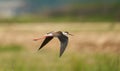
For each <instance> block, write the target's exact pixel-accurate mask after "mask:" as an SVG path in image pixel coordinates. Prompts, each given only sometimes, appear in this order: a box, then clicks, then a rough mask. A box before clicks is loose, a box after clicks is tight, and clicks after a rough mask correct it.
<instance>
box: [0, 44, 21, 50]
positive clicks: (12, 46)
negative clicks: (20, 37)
mask: <svg viewBox="0 0 120 71" xmlns="http://www.w3.org/2000/svg"><path fill="white" fill-rule="evenodd" d="M21 50H22V46H20V45H16V44H11V45H2V46H0V52H18V51H21Z"/></svg>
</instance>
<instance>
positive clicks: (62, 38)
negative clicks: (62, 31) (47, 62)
mask: <svg viewBox="0 0 120 71" xmlns="http://www.w3.org/2000/svg"><path fill="white" fill-rule="evenodd" d="M58 39H59V40H60V44H61V45H60V55H59V57H61V56H62V54H63V53H64V51H65V49H66V47H67V44H68V37H67V36H65V35H61V36H58Z"/></svg>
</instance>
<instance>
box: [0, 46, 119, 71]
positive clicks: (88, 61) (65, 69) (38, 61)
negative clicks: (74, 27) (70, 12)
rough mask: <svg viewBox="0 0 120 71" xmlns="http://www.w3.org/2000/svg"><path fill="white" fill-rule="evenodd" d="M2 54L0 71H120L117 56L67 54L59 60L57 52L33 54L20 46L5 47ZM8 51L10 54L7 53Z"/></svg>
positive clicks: (0, 55)
mask: <svg viewBox="0 0 120 71" xmlns="http://www.w3.org/2000/svg"><path fill="white" fill-rule="evenodd" d="M4 47H6V48H9V50H10V51H11V50H12V52H13V53H10V52H9V51H8V49H4V51H2V52H5V53H4V54H3V53H0V71H120V63H119V61H120V59H119V58H120V56H118V55H117V54H99V53H96V54H93V55H82V54H79V53H78V52H77V53H76V52H71V53H66V55H64V56H62V57H61V58H59V57H58V56H57V55H56V54H57V52H56V51H54V52H53V51H52V50H49V52H48V53H47V52H46V51H43V52H35V53H31V52H28V51H25V50H21V51H20V52H16V49H17V50H20V48H24V47H20V46H16V45H10V46H4ZM5 50H7V51H8V52H6V51H5Z"/></svg>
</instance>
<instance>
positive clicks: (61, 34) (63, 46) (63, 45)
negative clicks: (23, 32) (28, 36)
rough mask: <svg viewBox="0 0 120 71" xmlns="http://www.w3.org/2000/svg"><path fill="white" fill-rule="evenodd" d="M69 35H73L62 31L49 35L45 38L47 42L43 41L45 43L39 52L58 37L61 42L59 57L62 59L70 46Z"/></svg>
mask: <svg viewBox="0 0 120 71" xmlns="http://www.w3.org/2000/svg"><path fill="white" fill-rule="evenodd" d="M67 35H71V34H69V33H68V32H61V31H57V32H50V33H47V34H46V35H44V36H43V38H45V40H44V41H43V43H42V44H41V46H40V48H39V49H38V50H40V49H41V48H43V47H44V46H45V45H46V44H47V43H48V42H49V41H51V40H52V39H53V37H57V38H58V39H59V41H60V55H59V56H60V57H61V56H62V54H63V53H64V51H65V49H66V47H67V45H68V37H67ZM39 39H41V38H37V39H34V40H35V41H36V40H39Z"/></svg>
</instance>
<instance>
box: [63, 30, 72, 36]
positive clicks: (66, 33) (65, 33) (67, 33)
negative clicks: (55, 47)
mask: <svg viewBox="0 0 120 71" xmlns="http://www.w3.org/2000/svg"><path fill="white" fill-rule="evenodd" d="M63 34H64V35H71V36H73V35H72V34H70V33H69V32H67V31H65V32H63Z"/></svg>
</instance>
